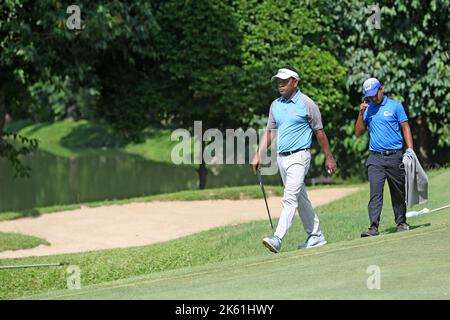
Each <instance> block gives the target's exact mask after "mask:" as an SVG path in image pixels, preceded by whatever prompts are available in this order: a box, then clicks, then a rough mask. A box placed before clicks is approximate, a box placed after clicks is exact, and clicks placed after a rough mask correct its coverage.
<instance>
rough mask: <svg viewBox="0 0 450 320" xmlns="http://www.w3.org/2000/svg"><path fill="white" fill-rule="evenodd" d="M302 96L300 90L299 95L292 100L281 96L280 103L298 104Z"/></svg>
mask: <svg viewBox="0 0 450 320" xmlns="http://www.w3.org/2000/svg"><path fill="white" fill-rule="evenodd" d="M300 95H301V92H300V90H297V93H296V94H295V95H294V96H293V97H292V98H291V99H289V100H288V99H286V98H285V97H283V96H281V97H280V100H279V101H280V102H283V103H290V102H292V103H297V102H298V99H300Z"/></svg>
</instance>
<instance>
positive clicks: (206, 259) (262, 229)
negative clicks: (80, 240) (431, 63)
mask: <svg viewBox="0 0 450 320" xmlns="http://www.w3.org/2000/svg"><path fill="white" fill-rule="evenodd" d="M430 176H432V179H431V181H430V201H429V203H428V204H427V206H428V207H429V208H435V207H438V206H442V205H444V204H446V203H447V202H448V199H450V189H449V188H448V181H449V180H450V170H449V169H447V170H440V171H438V172H435V173H433V175H430ZM366 188H367V187H366ZM367 196H368V195H367V190H362V191H360V192H357V193H355V194H353V195H350V196H349V197H346V198H344V199H341V200H338V201H336V202H334V203H331V204H329V205H325V206H322V207H320V208H318V210H317V212H318V214H319V217H320V219H321V223H322V228H323V230H324V232H325V235H326V237H327V239H328V241H329V243H330V247H332V245H333V244H335V245H336V246H339V245H340V243H342V242H343V241H353V240H355V239H357V240H358V241H362V240H364V239H359V236H360V232H361V231H362V230H363V229H365V228H366V227H367V223H368V217H367V201H366V200H367ZM412 209H416V208H412ZM212 214H214V213H212ZM261 214H262V216H264V218H262V220H261V221H254V222H250V223H245V224H239V225H235V226H227V227H221V228H215V229H211V230H208V231H205V232H201V233H198V234H195V235H191V236H188V237H184V238H180V239H176V240H173V241H169V242H165V243H159V244H154V245H150V246H143V247H134V248H126V249H114V250H103V251H96V252H88V253H79V254H69V255H60V256H51V257H34V258H22V259H6V260H5V259H4V260H0V264H28V263H49V262H60V261H67V262H69V263H70V264H72V265H77V266H79V267H80V269H81V272H82V285H83V286H89V285H93V284H100V283H103V282H108V281H114V280H119V279H126V278H129V277H133V276H143V275H148V274H151V273H156V272H161V271H168V270H174V269H178V268H183V267H194V266H201V265H206V264H210V263H218V262H226V261H236V260H238V259H242V258H248V257H254V256H256V257H258V256H263V257H264V258H263V259H265V257H267V256H268V255H270V254H269V252H268V251H267V250H266V248H265V247H263V246H262V244H261V239H262V238H263V237H264V236H266V235H268V234H270V233H271V229H270V226H269V223H268V221H267V219H266V218H265V215H266V213H265V212H262V213H261ZM449 214H450V212H449V210H446V211H445V210H443V211H441V212H437V213H435V214H429V215H423V216H419V217H416V218H413V219H410V221H409V222H410V224H411V225H412V228H413V230H412V231H414V232H422V230H434V228H436V230H437V229H439V228H443V227H447V226H448V225H449V221H450V216H449ZM274 222H275V223H276V221H274ZM393 227H394V223H393V213H392V210H391V209H390V199H389V197H386V198H385V208H384V212H383V215H382V220H381V225H380V229H381V231H382V236H381V237H379V239H380V240H379V241H383V239H384V237H383V236H389V237H390V236H391V235H390V233H392V232H393ZM427 232H428V231H427ZM411 235H414V233H413V232H411ZM430 235H433V233H430ZM304 240H305V233H304V232H303V230H302V228H301V224H300V220H299V219H298V217H296V220H295V221H294V225H293V226H292V227H291V229H290V230H289V232H288V234H287V236H286V238H285V239H284V241H283V248H282V254H285V253H288V254H289V252H292V251H296V248H297V244H298V243H299V242H301V241H304ZM368 241H372V240H371V239H369V240H368ZM377 241H378V240H377ZM364 243H370V242H364ZM326 247H328V246H326ZM326 247H325V249H324V250H326ZM408 247H409V248H410V249H411V248H413V247H411V246H408ZM393 252H395V251H393ZM383 254H384V253H383ZM336 259H337V258H336ZM344 262H345V261H344V260H343V261H339V260H336V261H334V262H333V263H344ZM318 264H322V262H318ZM442 276H446V275H444V274H442ZM66 283H67V273H66V269H64V268H47V269H42V268H41V269H23V270H21V269H17V270H3V271H2V272H0V298H2V299H8V298H15V297H20V296H23V295H30V294H33V293H39V292H45V291H48V290H55V289H64V288H65V286H66ZM215 298H216V297H215Z"/></svg>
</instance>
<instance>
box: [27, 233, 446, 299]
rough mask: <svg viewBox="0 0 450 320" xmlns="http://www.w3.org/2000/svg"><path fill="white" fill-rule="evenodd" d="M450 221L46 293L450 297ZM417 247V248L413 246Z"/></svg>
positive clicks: (186, 296)
mask: <svg viewBox="0 0 450 320" xmlns="http://www.w3.org/2000/svg"><path fill="white" fill-rule="evenodd" d="M449 232H450V226H449V225H447V226H446V227H432V228H429V229H428V230H417V229H416V230H413V231H410V232H408V233H401V234H391V235H387V236H385V237H378V238H373V239H356V240H353V241H344V242H341V243H334V244H331V245H329V246H326V247H321V248H317V249H314V250H300V251H293V252H288V253H285V254H280V255H277V256H276V257H275V256H258V257H253V258H244V259H240V260H237V261H228V262H225V263H220V264H212V265H208V266H202V267H194V268H185V269H181V270H176V271H172V272H161V273H156V274H152V275H147V276H143V277H138V278H136V277H134V278H131V279H125V280H121V281H116V282H112V283H107V284H101V285H96V286H90V287H85V288H82V289H81V290H63V291H57V292H52V293H49V294H43V295H40V296H36V297H33V298H41V299H42V298H43V299H48V298H50V299H52V298H53V299H184V300H191V299H194V300H196V299H208V300H210V299H226V300H230V299H231V300H234V299H263V300H267V299H283V300H284V299H449V298H450V278H449V277H447V276H445V275H446V274H447V272H448V270H449V268H450V255H448V254H447V252H448V251H449V250H450V237H448V233H449ZM411 248H414V250H411Z"/></svg>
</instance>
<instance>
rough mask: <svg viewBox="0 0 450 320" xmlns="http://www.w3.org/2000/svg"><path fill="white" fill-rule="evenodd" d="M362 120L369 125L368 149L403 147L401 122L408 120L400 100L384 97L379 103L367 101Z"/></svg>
mask: <svg viewBox="0 0 450 320" xmlns="http://www.w3.org/2000/svg"><path fill="white" fill-rule="evenodd" d="M363 121H364V123H365V124H367V125H368V126H369V134H370V140H369V150H371V151H385V150H398V149H402V148H403V136H402V131H401V127H400V123H401V122H405V121H408V117H407V116H406V113H405V109H403V106H402V104H401V103H400V102H398V101H395V100H392V99H389V98H388V97H386V96H385V97H384V98H383V101H382V102H381V103H380V104H379V105H374V104H373V103H369V107H368V108H367V109H366V111H364V115H363Z"/></svg>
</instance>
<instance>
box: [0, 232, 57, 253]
mask: <svg viewBox="0 0 450 320" xmlns="http://www.w3.org/2000/svg"><path fill="white" fill-rule="evenodd" d="M41 244H45V245H50V243H48V242H47V241H46V240H44V239H41V238H37V237H32V236H27V235H23V234H19V233H9V232H0V252H2V251H7V250H18V249H29V248H34V247H37V246H39V245H41Z"/></svg>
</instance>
